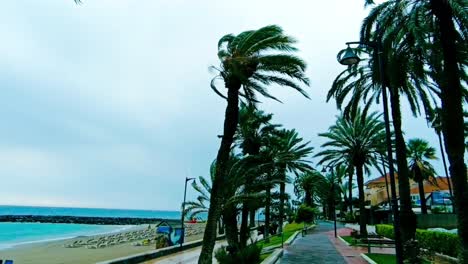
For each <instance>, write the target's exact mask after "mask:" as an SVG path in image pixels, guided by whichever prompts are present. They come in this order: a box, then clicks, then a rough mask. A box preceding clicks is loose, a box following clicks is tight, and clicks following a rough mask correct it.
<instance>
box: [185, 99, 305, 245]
mask: <svg viewBox="0 0 468 264" xmlns="http://www.w3.org/2000/svg"><path fill="white" fill-rule="evenodd" d="M271 119H272V115H271V114H265V113H264V112H263V111H260V110H258V109H256V107H255V106H254V105H246V104H242V105H241V108H240V110H239V125H238V129H237V131H236V134H235V137H234V139H235V141H234V142H235V144H234V148H233V149H232V150H231V152H230V157H229V160H228V163H227V167H226V168H227V173H226V174H224V175H225V176H224V177H225V178H224V179H223V188H222V190H220V193H221V199H220V205H221V206H220V211H221V213H220V217H219V218H218V219H216V220H217V222H218V228H219V229H220V230H223V228H225V230H226V239H227V241H228V244H229V246H231V247H232V248H236V249H239V250H241V249H243V248H245V247H246V245H247V242H248V239H249V238H250V227H252V226H254V225H255V212H256V211H258V209H259V208H264V214H265V230H264V234H265V237H266V239H268V235H269V230H268V228H269V227H270V226H271V223H270V219H272V218H273V217H272V207H275V209H276V210H275V211H277V215H278V217H277V218H278V219H277V221H278V227H279V230H278V231H279V232H282V229H281V228H282V225H283V220H284V217H283V216H284V215H285V213H284V211H285V208H287V206H286V201H287V200H288V195H287V194H286V191H285V186H286V183H288V182H290V180H289V178H288V177H287V174H290V173H293V174H298V173H303V172H306V171H310V170H311V167H310V165H309V161H308V160H306V158H307V156H308V155H309V154H310V153H311V151H312V147H310V146H308V144H309V142H304V141H303V139H302V138H300V137H299V135H298V133H297V132H296V131H295V130H287V129H283V128H281V126H279V125H275V124H271V123H270V121H271ZM216 164H217V163H216V160H215V161H214V162H213V163H212V165H211V170H210V172H211V173H210V180H207V179H205V178H204V177H201V176H200V177H199V184H198V183H196V182H194V183H192V186H193V188H194V189H195V190H196V191H197V192H198V193H199V195H198V197H197V199H196V201H190V202H187V203H186V212H185V213H186V214H188V215H189V216H190V217H195V216H197V215H199V214H201V213H207V212H209V208H210V207H211V196H212V195H213V189H212V183H213V182H214V181H215V177H216ZM276 189H279V191H278V192H277V193H273V192H274V191H275V190H276ZM275 197H277V199H274V198H275ZM273 200H275V202H273ZM275 204H276V206H275ZM238 215H240V216H241V217H240V221H241V223H240V230H238V224H239V223H238V222H237V221H238V220H237V216H238ZM249 215H250V217H249ZM249 218H250V220H249Z"/></svg>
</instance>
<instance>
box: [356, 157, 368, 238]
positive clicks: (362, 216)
mask: <svg viewBox="0 0 468 264" xmlns="http://www.w3.org/2000/svg"><path fill="white" fill-rule="evenodd" d="M356 176H357V183H358V190H359V233H360V235H361V237H367V223H366V221H367V217H366V204H365V201H364V200H365V197H364V173H363V171H362V165H359V166H356Z"/></svg>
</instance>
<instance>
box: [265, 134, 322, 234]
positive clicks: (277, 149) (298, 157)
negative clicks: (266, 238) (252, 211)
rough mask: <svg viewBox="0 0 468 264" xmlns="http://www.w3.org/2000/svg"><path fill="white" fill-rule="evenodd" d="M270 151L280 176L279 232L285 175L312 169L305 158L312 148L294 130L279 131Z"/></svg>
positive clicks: (283, 204) (281, 221)
mask: <svg viewBox="0 0 468 264" xmlns="http://www.w3.org/2000/svg"><path fill="white" fill-rule="evenodd" d="M273 139H274V140H272V142H271V143H272V145H271V151H272V155H273V162H274V164H275V165H276V166H277V168H278V173H279V174H280V175H281V182H280V194H279V195H280V197H279V198H280V203H279V232H280V233H281V232H282V231H283V219H284V206H285V203H284V201H285V195H286V183H287V182H288V180H287V176H286V175H287V173H288V172H289V173H295V174H296V175H297V174H298V173H300V172H306V171H309V170H311V169H312V168H311V167H310V166H309V163H310V161H308V160H305V158H306V157H307V156H308V155H309V154H310V153H312V149H313V148H312V147H310V146H308V145H309V143H310V142H303V139H302V138H300V137H299V134H298V133H297V132H296V130H294V129H292V130H286V129H283V130H280V131H278V132H277V133H276V136H273Z"/></svg>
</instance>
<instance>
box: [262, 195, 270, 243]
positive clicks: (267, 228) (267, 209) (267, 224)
mask: <svg viewBox="0 0 468 264" xmlns="http://www.w3.org/2000/svg"><path fill="white" fill-rule="evenodd" d="M270 203H271V190H270V186H268V187H267V188H266V199H265V229H264V230H263V238H265V242H270V239H269V236H270Z"/></svg>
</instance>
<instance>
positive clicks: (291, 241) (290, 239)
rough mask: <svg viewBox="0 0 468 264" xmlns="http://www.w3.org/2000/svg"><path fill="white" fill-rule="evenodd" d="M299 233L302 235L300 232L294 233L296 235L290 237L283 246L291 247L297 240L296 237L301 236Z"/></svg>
mask: <svg viewBox="0 0 468 264" xmlns="http://www.w3.org/2000/svg"><path fill="white" fill-rule="evenodd" d="M299 233H300V232H299V231H296V232H294V234H293V235H292V236H290V237H289V238H288V240H286V241H285V242H284V243H283V244H284V245H291V244H292V243H293V242H294V240H295V239H296V237H297V236H298V235H299Z"/></svg>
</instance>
